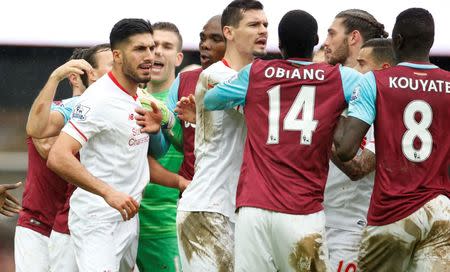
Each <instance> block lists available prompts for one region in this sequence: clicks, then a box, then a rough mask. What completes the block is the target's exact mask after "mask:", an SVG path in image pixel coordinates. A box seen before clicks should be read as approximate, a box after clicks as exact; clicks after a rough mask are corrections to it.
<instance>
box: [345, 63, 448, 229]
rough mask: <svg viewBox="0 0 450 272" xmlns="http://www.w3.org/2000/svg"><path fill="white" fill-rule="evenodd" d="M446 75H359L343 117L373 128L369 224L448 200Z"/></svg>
mask: <svg viewBox="0 0 450 272" xmlns="http://www.w3.org/2000/svg"><path fill="white" fill-rule="evenodd" d="M449 105H450V73H449V72H447V71H444V70H441V69H439V68H438V67H437V66H435V65H431V64H429V63H427V64H424V63H406V62H403V63H400V64H398V65H397V66H394V67H391V68H388V69H384V70H380V71H374V72H369V73H367V74H365V75H364V77H363V79H362V80H361V83H360V84H359V86H358V87H357V88H356V91H355V93H354V96H353V98H352V101H351V102H350V104H349V111H348V115H349V116H351V117H354V118H358V119H360V120H362V121H364V122H366V123H367V124H369V125H370V124H372V123H374V124H375V141H376V143H377V145H376V154H377V165H376V177H375V186H374V191H373V195H372V200H371V204H370V208H369V212H368V223H369V225H386V224H390V223H392V222H395V221H397V220H400V219H403V218H405V217H407V216H408V215H410V214H412V213H413V212H415V211H416V210H418V209H419V208H420V207H422V206H423V205H424V204H425V203H427V202H428V201H430V200H431V199H433V198H435V197H436V196H437V195H439V194H443V195H446V196H449V195H450V189H449V188H450V186H449V176H448V173H447V172H448V165H449V150H450V140H449V137H448V135H447V131H448V120H449V119H450V110H449Z"/></svg>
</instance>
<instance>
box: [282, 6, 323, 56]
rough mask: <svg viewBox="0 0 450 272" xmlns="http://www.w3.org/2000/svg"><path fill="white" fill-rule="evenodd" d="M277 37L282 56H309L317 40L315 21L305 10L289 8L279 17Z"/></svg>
mask: <svg viewBox="0 0 450 272" xmlns="http://www.w3.org/2000/svg"><path fill="white" fill-rule="evenodd" d="M299 25H300V26H302V27H301V28H299V27H298V26H299ZM278 38H279V42H280V49H282V51H283V53H284V57H286V58H293V57H297V58H305V57H306V58H310V57H311V56H312V53H313V50H314V46H315V45H316V44H317V42H318V37H317V21H316V19H315V18H314V17H313V16H312V15H311V14H309V13H308V12H306V11H303V10H291V11H289V12H287V13H286V14H285V15H284V16H283V18H281V21H280V23H279V25H278Z"/></svg>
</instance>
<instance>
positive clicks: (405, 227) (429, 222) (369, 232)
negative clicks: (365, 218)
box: [358, 195, 450, 272]
mask: <svg viewBox="0 0 450 272" xmlns="http://www.w3.org/2000/svg"><path fill="white" fill-rule="evenodd" d="M449 207H450V199H448V198H447V197H446V196H443V195H439V196H437V197H436V198H434V199H432V200H430V201H428V202H427V203H426V204H425V205H424V206H423V207H422V208H420V209H419V210H417V211H416V212H414V213H413V214H411V215H410V216H408V217H406V218H403V219H401V220H398V221H396V222H394V223H392V224H388V225H384V226H367V227H366V229H365V230H364V231H363V234H362V241H361V248H360V252H359V256H358V271H362V272H364V271H396V272H402V271H408V272H413V271H417V272H419V271H420V272H423V271H450V242H449V241H450V209H449Z"/></svg>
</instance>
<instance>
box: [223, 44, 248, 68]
mask: <svg viewBox="0 0 450 272" xmlns="http://www.w3.org/2000/svg"><path fill="white" fill-rule="evenodd" d="M223 58H224V59H225V60H226V61H227V62H228V64H229V65H230V68H231V69H233V70H235V71H239V70H241V69H242V68H243V67H244V66H245V65H247V64H249V63H251V62H252V61H253V59H254V57H253V55H246V54H242V53H240V52H239V51H238V50H229V49H228V48H227V50H226V51H225V55H224V57H223Z"/></svg>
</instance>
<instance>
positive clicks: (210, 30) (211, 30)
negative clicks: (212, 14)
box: [200, 20, 222, 36]
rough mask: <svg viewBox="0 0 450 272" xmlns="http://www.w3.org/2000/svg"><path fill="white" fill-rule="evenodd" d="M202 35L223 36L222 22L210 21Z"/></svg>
mask: <svg viewBox="0 0 450 272" xmlns="http://www.w3.org/2000/svg"><path fill="white" fill-rule="evenodd" d="M200 35H205V36H209V35H221V36H222V26H221V24H220V20H210V21H208V22H207V23H206V24H205V26H204V27H203V30H202V31H201V32H200Z"/></svg>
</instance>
